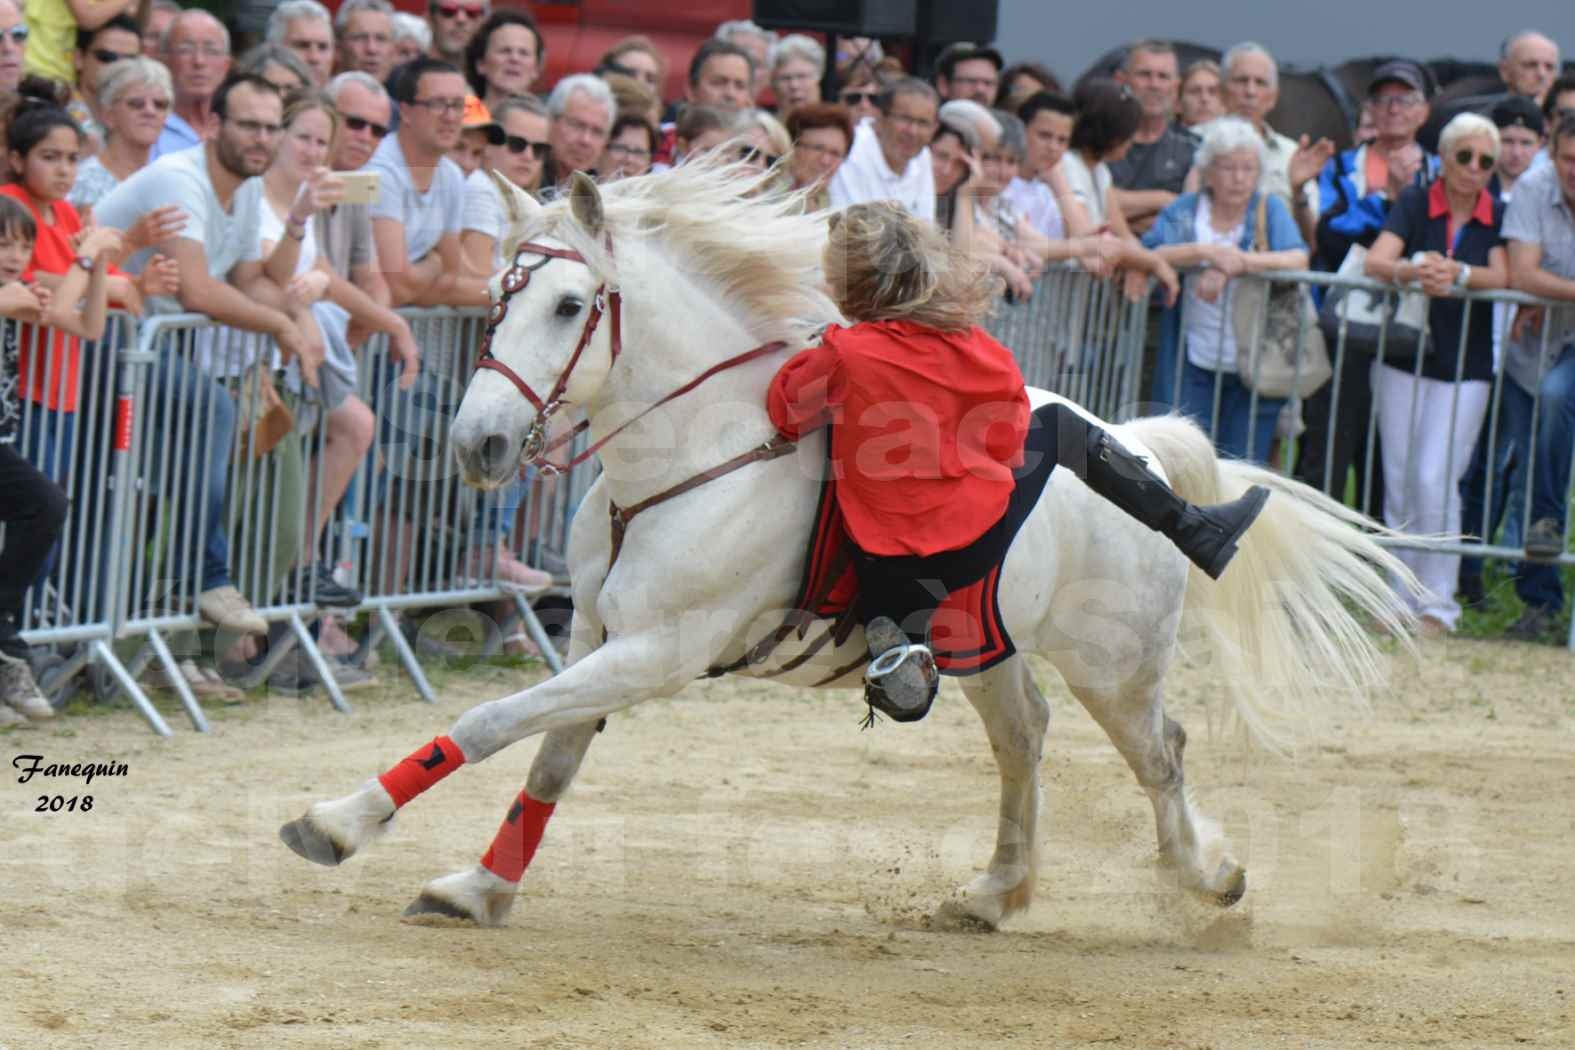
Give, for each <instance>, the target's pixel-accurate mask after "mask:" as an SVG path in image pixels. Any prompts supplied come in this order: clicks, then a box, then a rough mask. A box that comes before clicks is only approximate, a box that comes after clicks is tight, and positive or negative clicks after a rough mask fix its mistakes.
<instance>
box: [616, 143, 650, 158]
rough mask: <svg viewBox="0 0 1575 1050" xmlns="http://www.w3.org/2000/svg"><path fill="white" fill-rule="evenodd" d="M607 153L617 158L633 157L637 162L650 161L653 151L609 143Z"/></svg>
mask: <svg viewBox="0 0 1575 1050" xmlns="http://www.w3.org/2000/svg"><path fill="white" fill-rule="evenodd" d="M607 152H608V153H611V154H612V155H613V156H615V157H633V158H634V159H635V160H650V159H651V151H650V150H648V149H635V148H634V147H633V146H625V145H624V144H623V143H622V142H609V143H607Z"/></svg>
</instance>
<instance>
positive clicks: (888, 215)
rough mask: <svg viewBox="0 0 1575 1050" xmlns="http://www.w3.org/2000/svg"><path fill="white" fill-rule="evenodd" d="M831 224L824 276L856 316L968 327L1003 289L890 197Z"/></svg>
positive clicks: (954, 328)
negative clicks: (891, 200)
mask: <svg viewBox="0 0 1575 1050" xmlns="http://www.w3.org/2000/svg"><path fill="white" fill-rule="evenodd" d="M830 222H831V236H830V238H829V239H828V240H827V242H826V254H825V268H826V280H827V282H828V284H829V285H830V287H831V295H832V298H833V299H834V300H836V303H837V306H838V307H839V308H840V309H841V310H842V313H843V316H845V317H847V318H848V320H850V321H912V322H913V323H915V324H922V325H926V326H928V327H930V328H939V329H942V330H944V331H954V332H955V331H966V330H967V329H969V328H971V327H973V326H974V325H976V324H978V323H980V322H981V321H982V320H983V319H984V317H985V315H986V314H988V313H989V312H990V308H991V306H992V305H993V304H994V302H995V299H996V297H997V296H998V295H999V294H1000V288H1001V282H1000V280H999V278H997V277H995V276H994V275H993V274H992V273H991V272H990V271H989V269H988V268H987V267H985V266H984V265H982V264H981V263H980V262H979V261H978V260H976V259H974V258H973V257H972V256H970V255H969V254H968V253H966V252H964V251H961V250H959V249H958V248H957V247H956V246H954V245H953V244H952V243H951V242H950V241H949V240H947V238H946V236H945V234H943V233H941V232H940V231H939V230H937V229H936V228H935V227H933V226H931V225H930V224H928V223H923V222H919V221H918V220H917V219H915V218H913V217H912V216H911V215H909V214H908V213H907V212H906V211H904V210H903V209H902V208H901V207H900V206H898V205H896V204H894V203H892V202H890V201H877V202H874V203H870V204H855V205H852V206H851V207H849V208H848V209H847V210H845V211H842V212H836V213H833V214H832V216H831V218H830Z"/></svg>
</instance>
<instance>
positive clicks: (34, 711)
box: [0, 652, 55, 724]
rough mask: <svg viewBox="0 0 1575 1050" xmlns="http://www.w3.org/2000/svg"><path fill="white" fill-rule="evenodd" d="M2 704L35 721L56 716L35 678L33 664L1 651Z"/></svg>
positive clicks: (0, 695) (0, 699)
mask: <svg viewBox="0 0 1575 1050" xmlns="http://www.w3.org/2000/svg"><path fill="white" fill-rule="evenodd" d="M0 705H3V706H4V707H5V708H6V709H7V710H9V711H13V712H15V713H16V714H19V715H22V716H24V717H25V718H27V719H30V720H31V721H34V722H42V721H44V720H45V719H48V718H54V717H55V709H54V706H53V705H51V704H50V702H49V701H48V700H47V699H45V697H44V694H43V693H41V692H39V691H38V683H37V682H35V681H34V680H33V668H32V665H30V664H29V663H28V662H27V661H26V660H21V659H18V658H16V657H14V656H9V655H7V654H5V653H4V652H0ZM13 724H14V723H13Z"/></svg>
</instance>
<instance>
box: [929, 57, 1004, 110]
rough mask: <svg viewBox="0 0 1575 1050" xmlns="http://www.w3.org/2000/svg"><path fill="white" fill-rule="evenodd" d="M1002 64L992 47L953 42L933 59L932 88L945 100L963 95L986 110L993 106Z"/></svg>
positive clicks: (999, 82)
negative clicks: (933, 78) (933, 75)
mask: <svg viewBox="0 0 1575 1050" xmlns="http://www.w3.org/2000/svg"><path fill="white" fill-rule="evenodd" d="M1005 65H1006V63H1005V61H1003V60H1002V58H1001V53H1000V52H999V51H997V50H996V49H995V48H993V47H976V46H974V45H973V44H953V45H951V46H950V47H948V48H947V49H946V50H945V51H942V52H941V56H940V58H938V59H936V60H935V90H936V91H937V92H939V93H940V96H941V98H942V99H943V100H945V101H947V102H950V101H951V100H952V99H958V98H963V99H968V100H969V101H971V102H977V103H979V105H981V106H983V107H985V108H986V109H988V108H990V107H991V106H993V105H995V92H996V89H997V88H999V87H1000V86H1001V68H1002V67H1003V66H1005Z"/></svg>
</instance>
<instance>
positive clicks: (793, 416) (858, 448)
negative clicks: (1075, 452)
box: [767, 321, 1028, 555]
mask: <svg viewBox="0 0 1575 1050" xmlns="http://www.w3.org/2000/svg"><path fill="white" fill-rule="evenodd" d="M767 408H768V410H769V411H770V413H771V421H772V422H773V423H775V424H776V426H777V428H778V429H779V430H781V431H782V433H783V434H785V435H787V436H788V437H790V438H797V437H799V436H800V435H801V434H803V433H805V432H806V431H810V430H814V429H815V428H816V427H819V426H822V425H824V424H826V423H833V424H835V428H834V429H833V430H832V436H831V459H832V462H833V463H834V464H835V468H836V470H837V475H836V476H837V478H838V482H837V500H838V504H839V506H840V507H841V510H842V516H843V518H844V519H845V520H846V522H847V527H848V533H849V535H850V536H852V538H853V542H854V543H856V544H858V545H859V547H860V548H861V549H863V550H864V551H866V552H868V553H870V554H880V555H913V554H917V555H928V554H935V553H938V552H940V551H948V550H956V549H957V548H960V547H966V546H967V545H968V544H970V543H972V542H973V541H974V540H976V539H978V538H979V537H980V536H981V535H983V534H984V532H985V531H986V530H987V529H989V528H990V526H991V525H994V524H995V522H996V521H997V520H998V519H999V518H1000V517H1001V514H1002V513H1003V512H1004V511H1005V510H1006V503H1007V500H1008V499H1009V498H1010V497H1011V494H1012V484H1013V482H1012V468H1013V467H1015V466H1017V465H1019V464H1020V463H1021V462H1022V459H1023V440H1024V438H1026V436H1027V434H1028V393H1027V391H1026V390H1025V389H1024V387H1023V375H1022V373H1021V372H1020V371H1019V370H1018V368H1017V362H1016V361H1015V360H1013V358H1012V352H1011V351H1010V350H1008V349H1006V347H1004V346H1002V345H1001V344H1000V343H997V342H996V341H995V340H994V339H992V338H990V336H989V335H988V334H987V333H986V332H984V331H983V330H982V329H979V328H973V329H970V330H969V331H966V332H943V331H940V330H938V329H934V328H927V327H925V326H923V325H918V324H912V323H910V322H907V321H876V322H869V323H865V324H859V325H855V326H853V327H852V328H833V329H831V330H830V331H828V332H827V333H826V337H825V341H824V342H823V343H822V344H821V345H820V346H816V347H811V348H810V349H808V350H805V351H803V352H802V353H800V354H798V355H797V356H796V357H794V358H793V359H792V360H791V361H789V362H788V363H787V364H785V365H783V366H782V369H781V371H779V372H778V373H777V374H776V377H775V378H774V379H772V381H771V389H770V391H769V393H768V394H767Z"/></svg>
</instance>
